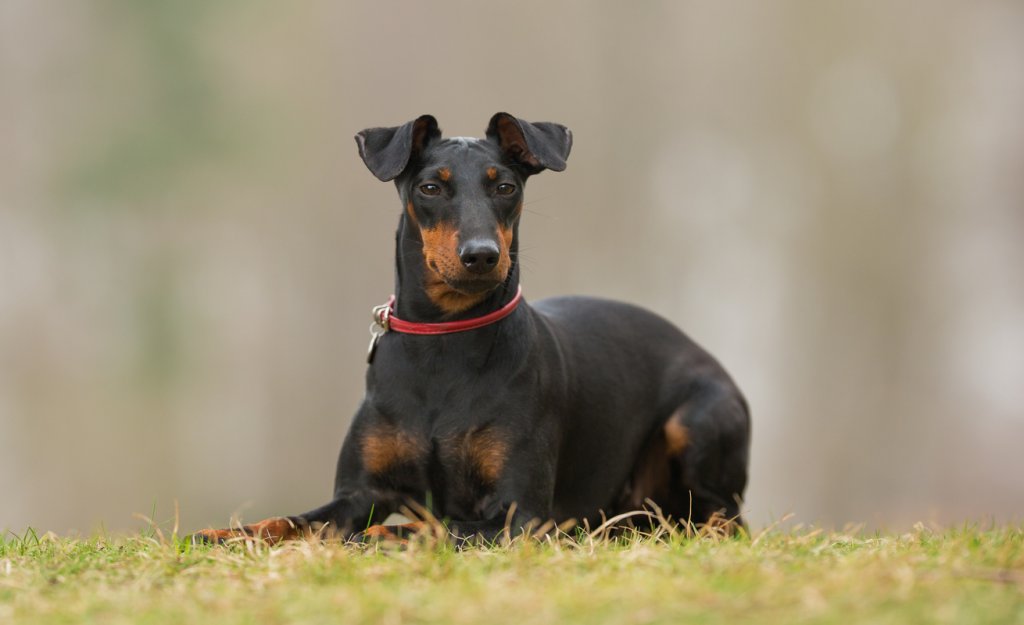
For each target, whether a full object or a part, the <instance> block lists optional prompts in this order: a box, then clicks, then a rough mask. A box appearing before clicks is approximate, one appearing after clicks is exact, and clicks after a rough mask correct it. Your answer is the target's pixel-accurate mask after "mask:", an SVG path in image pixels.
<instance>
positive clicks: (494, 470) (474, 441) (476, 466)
mask: <svg viewBox="0 0 1024 625" xmlns="http://www.w3.org/2000/svg"><path fill="white" fill-rule="evenodd" d="M451 444H452V451H453V452H454V453H455V454H456V456H457V458H458V460H459V461H460V462H462V463H464V464H465V465H468V467H469V469H470V470H471V471H472V472H473V473H474V474H475V475H476V476H477V477H478V478H480V481H481V482H483V483H484V484H486V485H488V486H493V485H494V484H496V483H497V482H498V479H499V478H500V477H501V474H502V472H503V471H504V470H505V463H506V462H507V461H508V448H509V445H508V441H507V440H506V437H505V436H504V435H503V433H502V432H500V431H498V430H495V429H493V428H487V429H482V430H480V429H475V430H470V431H468V432H464V433H462V434H458V435H456V436H455V437H453V439H452V443H451Z"/></svg>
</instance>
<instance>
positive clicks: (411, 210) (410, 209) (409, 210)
mask: <svg viewBox="0 0 1024 625" xmlns="http://www.w3.org/2000/svg"><path fill="white" fill-rule="evenodd" d="M405 212H406V214H407V215H409V219H411V220H412V223H413V224H415V225H416V227H417V228H418V227H419V225H420V220H419V219H416V207H415V206H413V204H412V202H411V201H410V202H409V203H408V204H406V205H405Z"/></svg>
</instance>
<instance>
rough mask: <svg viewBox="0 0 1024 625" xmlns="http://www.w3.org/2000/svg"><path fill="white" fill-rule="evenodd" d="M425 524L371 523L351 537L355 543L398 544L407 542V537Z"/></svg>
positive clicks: (419, 530) (420, 529) (421, 528)
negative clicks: (378, 542) (381, 542)
mask: <svg viewBox="0 0 1024 625" xmlns="http://www.w3.org/2000/svg"><path fill="white" fill-rule="evenodd" d="M425 527H426V524H425V523H423V522H416V523H404V524H402V525H371V526H370V527H368V528H366V529H365V530H363V531H361V532H358V533H356V534H354V535H353V536H352V538H351V540H352V541H353V542H357V543H372V542H377V541H388V542H397V543H400V544H403V543H407V542H409V538H410V537H412V536H413V535H415V534H418V533H420V532H422V531H423V530H424V528H425Z"/></svg>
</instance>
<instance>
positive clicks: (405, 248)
mask: <svg viewBox="0 0 1024 625" xmlns="http://www.w3.org/2000/svg"><path fill="white" fill-rule="evenodd" d="M516 230H518V227H517V228H516ZM517 239H518V233H517V234H516V236H514V237H513V241H512V245H511V246H510V250H509V253H510V254H511V256H512V265H511V267H510V268H509V272H508V277H507V278H506V279H505V281H504V282H503V283H502V284H501V285H500V286H498V287H497V288H496V289H494V290H493V291H491V292H490V293H488V294H487V295H486V296H485V297H484V298H483V300H481V301H480V303H478V304H476V305H474V306H472V307H471V308H468V309H466V310H464V311H461V312H459V313H456V314H445V313H444V311H442V310H441V309H440V308H438V306H437V305H436V304H435V303H434V302H433V301H431V299H430V297H429V296H428V295H427V292H426V291H425V290H424V285H425V283H426V279H425V278H426V275H427V271H428V270H427V267H426V265H425V262H424V260H423V241H422V240H421V239H420V236H419V232H418V230H417V229H416V227H415V226H413V225H411V224H410V223H409V219H408V217H406V215H405V214H402V216H401V219H400V220H399V223H398V231H397V233H396V235H395V300H396V301H395V315H396V316H398V317H399V318H400V319H404V320H406V321H414V322H419V323H436V322H441V321H458V320H461V319H471V318H473V317H480V316H483V315H486V314H487V313H489V312H493V311H495V310H498V309H499V308H501V307H502V306H504V305H505V304H507V303H509V302H510V301H511V300H512V298H513V297H515V294H516V290H517V288H518V287H519V259H518V255H519V254H518V251H519V249H518V248H519V245H518V241H517Z"/></svg>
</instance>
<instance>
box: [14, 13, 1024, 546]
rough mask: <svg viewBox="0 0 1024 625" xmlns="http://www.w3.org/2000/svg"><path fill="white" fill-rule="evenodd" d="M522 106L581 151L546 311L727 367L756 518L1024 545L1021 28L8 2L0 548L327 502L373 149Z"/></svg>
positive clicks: (530, 274) (375, 261) (555, 228)
mask: <svg viewBox="0 0 1024 625" xmlns="http://www.w3.org/2000/svg"><path fill="white" fill-rule="evenodd" d="M497 111H509V112H512V113H513V114H515V115H517V116H519V117H522V118H524V119H529V120H533V121H544V120H546V121H557V122H561V123H564V124H566V125H567V126H569V127H570V128H572V130H573V131H574V134H575V146H574V148H573V153H572V156H571V158H570V159H569V168H568V169H567V170H566V171H565V172H563V173H558V174H556V173H551V172H548V173H545V174H543V175H541V176H538V177H536V178H534V179H532V180H531V181H530V185H529V189H528V190H527V199H528V204H527V212H526V214H525V216H524V222H523V226H522V229H521V233H520V234H521V237H522V240H523V254H524V257H523V262H524V279H523V283H524V287H525V292H526V295H527V298H529V299H539V298H542V297H545V296H549V295H554V294H563V293H580V294H591V295H600V296H605V297H611V298H617V299H624V300H629V301H632V302H636V303H639V304H642V305H645V306H647V307H649V308H651V309H653V310H655V311H657V312H659V313H661V314H662V315H664V316H666V317H668V318H669V319H671V320H673V321H674V322H676V323H677V324H679V325H680V326H681V327H682V328H684V329H685V330H686V331H687V332H688V333H689V334H690V335H691V336H693V337H694V338H695V339H696V340H697V341H698V342H700V343H701V344H702V345H704V346H705V347H706V348H708V349H709V350H710V351H712V352H713V353H714V354H715V355H717V356H718V357H719V359H720V360H721V361H722V362H723V363H724V364H725V366H726V367H727V368H728V369H729V371H730V372H731V373H732V374H733V376H734V377H735V378H736V379H737V381H738V382H739V383H740V385H741V387H742V388H743V389H744V391H745V393H746V394H747V396H748V398H749V400H750V403H751V405H752V409H753V418H754V438H753V455H752V466H751V471H752V478H751V481H750V486H749V490H748V501H747V509H748V516H749V518H750V519H751V521H752V522H753V525H754V526H755V527H761V526H764V525H766V524H768V523H770V522H772V521H773V520H775V519H779V518H780V517H782V516H783V515H786V514H788V513H792V514H793V515H794V519H795V520H796V521H800V522H804V523H820V524H823V525H826V526H842V525H844V524H846V523H864V524H866V526H867V527H877V528H888V529H899V528H903V527H906V526H908V525H910V524H912V523H914V522H917V521H925V522H936V523H960V522H964V521H977V522H983V523H984V522H989V521H996V522H1003V521H1019V520H1021V519H1022V518H1024V479H1022V477H1021V476H1022V475H1024V450H1022V447H1024V408H1022V406H1024V4H1022V3H1020V2H1015V1H1007V2H971V3H962V2H887V3H838V2H830V3H822V2H813V1H810V0H808V1H806V2H772V3H735V4H733V3H720V2H675V1H664V2H643V3H629V4H627V3H612V2H588V1H582V0H580V1H576V2H557V3H556V2H544V1H539V0H527V1H522V2H516V3H515V4H514V5H513V4H511V3H485V2H475V1H469V0H467V1H464V2H457V1H440V2H429V3H428V2H395V1H393V0H385V1H381V0H377V1H374V2H330V1H326V0H324V1H320V2H302V3H287V4H282V3H275V2H269V1H250V2H241V1H225V2H217V3H211V2H207V1H205V0H177V1H175V2H135V1H130V0H106V1H94V2H74V3H66V2H56V1H54V0H6V1H5V2H3V3H2V4H0V530H3V529H8V530H13V531H22V530H24V528H25V527H27V526H32V527H35V528H37V529H40V530H53V531H56V532H68V531H73V532H80V533H87V532H90V531H93V530H95V529H97V528H106V529H108V530H126V529H132V528H137V527H139V526H140V525H141V523H140V521H138V520H136V519H134V518H133V516H132V515H133V513H143V514H147V515H150V514H153V513H154V510H155V517H156V518H157V519H159V520H161V521H163V520H167V519H169V518H171V517H172V516H173V509H174V502H175V501H177V502H178V503H179V505H180V511H181V522H182V526H183V528H184V529H186V530H188V529H194V528H198V527H201V526H207V525H224V524H225V523H226V522H227V521H228V519H229V517H230V516H231V515H232V514H233V513H236V514H239V515H240V516H241V517H242V518H243V519H245V520H257V519H259V518H262V517H265V516H269V515H276V514H282V513H298V512H301V511H305V510H307V509H310V508H312V507H314V506H316V505H319V504H321V503H324V502H326V501H327V499H328V497H329V495H330V493H331V487H332V479H333V471H334V463H335V459H336V455H337V451H338V448H339V446H340V443H341V440H342V437H343V436H344V434H345V431H346V428H347V426H348V423H349V419H350V417H351V415H352V413H353V411H354V409H355V407H356V406H357V404H358V402H359V400H360V398H361V394H362V378H363V372H364V367H365V349H366V343H367V340H368V334H367V331H366V328H367V325H368V320H369V309H370V307H371V306H373V305H375V304H378V303H380V302H382V301H384V299H385V298H386V297H387V296H388V294H389V293H390V292H391V287H392V258H393V257H392V253H393V251H392V248H393V242H394V238H393V237H394V227H395V225H396V223H397V220H398V215H399V212H400V208H401V207H400V206H399V203H398V201H397V198H396V196H395V193H394V188H393V186H392V185H389V184H381V183H379V182H378V181H376V179H374V178H373V176H372V175H371V174H370V173H369V172H368V171H367V170H366V169H365V168H364V166H363V164H362V162H361V161H360V160H359V157H358V155H357V153H356V147H355V143H354V142H353V140H352V135H353V134H354V133H356V132H357V131H359V130H361V129H362V128H365V127H368V126H381V125H398V124H401V123H403V122H405V121H407V120H409V119H412V118H413V117H415V116H417V115H419V114H422V113H432V114H434V115H436V116H437V117H438V119H439V120H440V122H441V125H442V127H443V129H444V130H445V132H446V134H448V135H476V136H479V135H480V134H482V132H483V130H484V127H485V125H486V123H487V120H488V119H489V118H490V116H491V115H492V114H493V113H495V112H497ZM556 268H557V269H556Z"/></svg>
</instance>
